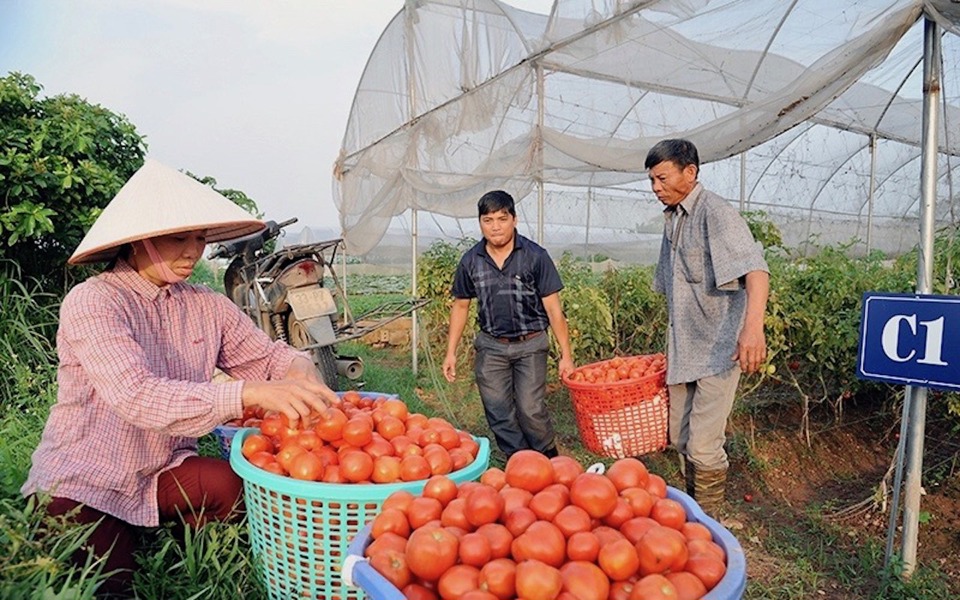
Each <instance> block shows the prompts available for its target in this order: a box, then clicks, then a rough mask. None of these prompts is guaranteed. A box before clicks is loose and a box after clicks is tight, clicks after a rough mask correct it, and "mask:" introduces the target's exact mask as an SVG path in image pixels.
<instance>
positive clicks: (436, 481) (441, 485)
mask: <svg viewBox="0 0 960 600" xmlns="http://www.w3.org/2000/svg"><path fill="white" fill-rule="evenodd" d="M423 495H424V496H426V497H427V498H436V499H437V500H439V501H440V504H442V505H443V506H446V505H447V504H449V503H450V501H451V500H453V499H454V498H456V497H457V483H456V482H455V481H453V480H452V479H450V478H449V477H447V476H446V475H434V476H433V477H431V478H430V479H428V480H427V483H426V484H425V485H424V486H423Z"/></svg>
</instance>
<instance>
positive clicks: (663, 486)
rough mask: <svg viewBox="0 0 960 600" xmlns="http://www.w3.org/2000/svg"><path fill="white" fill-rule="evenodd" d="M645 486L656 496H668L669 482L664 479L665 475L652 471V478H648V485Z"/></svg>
mask: <svg viewBox="0 0 960 600" xmlns="http://www.w3.org/2000/svg"><path fill="white" fill-rule="evenodd" d="M644 487H645V488H646V490H647V491H648V492H650V495H652V496H653V497H654V498H666V497H667V482H666V481H664V480H663V477H660V476H659V475H654V474H653V473H650V478H649V479H648V480H647V485H645V486H644Z"/></svg>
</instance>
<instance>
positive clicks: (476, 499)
mask: <svg viewBox="0 0 960 600" xmlns="http://www.w3.org/2000/svg"><path fill="white" fill-rule="evenodd" d="M465 500H466V502H467V505H466V515H467V520H468V521H470V524H471V525H473V526H474V527H479V526H481V525H486V524H487V523H493V522H495V521H496V520H497V519H499V518H500V515H501V514H503V504H504V500H503V496H501V495H500V493H499V492H497V490H495V489H494V488H492V487H490V486H488V485H479V486H477V487H476V488H474V489H473V490H472V491H471V492H470V493H469V494H467V496H466V498H465Z"/></svg>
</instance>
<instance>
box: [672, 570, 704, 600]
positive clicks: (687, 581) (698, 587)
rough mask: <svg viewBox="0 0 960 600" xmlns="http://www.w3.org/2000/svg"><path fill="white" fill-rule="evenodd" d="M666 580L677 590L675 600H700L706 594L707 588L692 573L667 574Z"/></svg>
mask: <svg viewBox="0 0 960 600" xmlns="http://www.w3.org/2000/svg"><path fill="white" fill-rule="evenodd" d="M667 579H669V580H670V583H672V584H673V587H675V588H677V600H700V598H703V595H704V594H706V593H707V586H705V585H703V582H702V581H700V579H699V578H698V577H697V576H696V575H694V574H693V573H688V572H687V571H681V572H679V573H667Z"/></svg>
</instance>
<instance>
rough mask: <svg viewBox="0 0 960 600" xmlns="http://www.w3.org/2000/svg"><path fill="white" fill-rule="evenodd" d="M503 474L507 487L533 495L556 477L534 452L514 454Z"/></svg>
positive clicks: (551, 467) (537, 453)
mask: <svg viewBox="0 0 960 600" xmlns="http://www.w3.org/2000/svg"><path fill="white" fill-rule="evenodd" d="M504 474H505V475H506V480H507V484H508V485H511V486H513V487H517V488H521V489H524V490H527V491H528V492H531V493H534V494H536V493H537V492H539V491H540V490H542V489H543V488H545V487H547V486H548V485H550V484H551V483H553V482H554V481H555V477H556V476H555V475H554V472H553V464H552V463H551V462H550V459H549V458H547V457H546V456H544V455H543V454H540V453H539V452H537V451H536V450H520V451H518V452H515V453H514V454H513V455H512V456H511V457H510V458H509V460H507V466H506V468H505V469H504ZM558 575H559V574H558ZM527 600H531V599H527Z"/></svg>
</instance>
